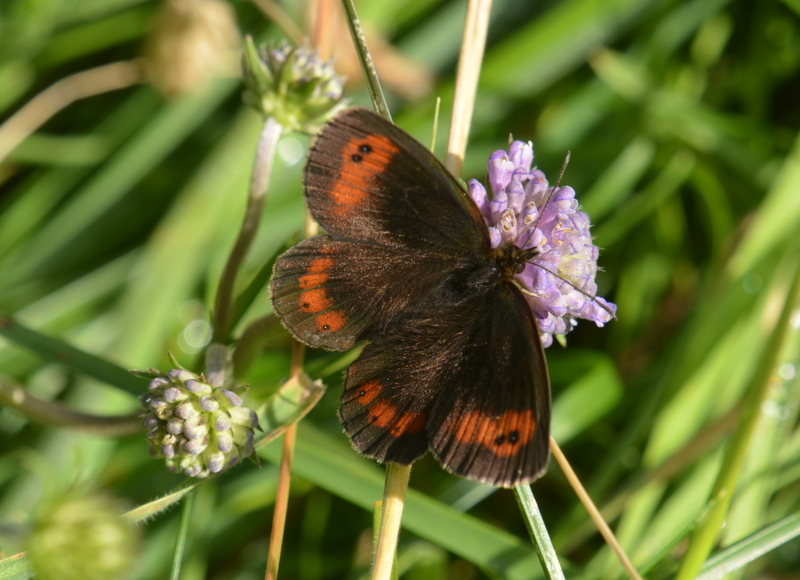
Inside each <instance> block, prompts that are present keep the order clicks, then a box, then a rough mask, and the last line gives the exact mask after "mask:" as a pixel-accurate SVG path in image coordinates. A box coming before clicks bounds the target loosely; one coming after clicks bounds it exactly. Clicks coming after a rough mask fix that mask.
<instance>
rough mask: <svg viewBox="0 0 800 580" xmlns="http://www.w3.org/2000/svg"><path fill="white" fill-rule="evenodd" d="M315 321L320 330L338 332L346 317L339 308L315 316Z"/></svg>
mask: <svg viewBox="0 0 800 580" xmlns="http://www.w3.org/2000/svg"><path fill="white" fill-rule="evenodd" d="M316 322H317V329H318V330H319V331H320V332H338V331H340V330H341V329H342V328H343V327H344V325H345V323H346V322H347V318H345V315H344V314H343V313H342V312H340V311H339V310H332V311H330V312H326V313H325V314H320V315H319V316H317V319H316Z"/></svg>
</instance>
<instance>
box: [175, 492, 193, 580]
mask: <svg viewBox="0 0 800 580" xmlns="http://www.w3.org/2000/svg"><path fill="white" fill-rule="evenodd" d="M193 505H194V491H192V492H189V493H188V494H186V497H184V498H183V510H181V524H180V528H179V529H178V537H177V538H176V540H175V553H174V554H173V557H172V571H171V573H170V575H169V577H170V580H179V578H180V577H181V563H183V553H184V551H185V549H186V537H187V536H188V535H189V522H190V520H191V519H192V506H193Z"/></svg>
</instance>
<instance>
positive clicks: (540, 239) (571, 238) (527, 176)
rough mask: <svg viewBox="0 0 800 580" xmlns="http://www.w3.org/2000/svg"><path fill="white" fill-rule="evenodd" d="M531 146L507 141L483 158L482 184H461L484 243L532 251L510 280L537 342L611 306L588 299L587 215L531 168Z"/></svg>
mask: <svg viewBox="0 0 800 580" xmlns="http://www.w3.org/2000/svg"><path fill="white" fill-rule="evenodd" d="M532 162H533V146H532V145H531V144H530V143H524V142H522V141H514V142H513V143H512V144H511V146H510V147H509V150H508V152H506V151H495V152H494V153H493V154H492V155H491V156H490V157H489V186H490V188H491V191H492V196H491V198H490V197H489V196H488V194H487V191H486V188H485V187H484V186H483V185H482V184H481V183H480V182H478V181H476V180H474V179H473V180H471V181H470V182H469V193H470V196H471V197H472V199H473V200H475V203H476V204H477V205H478V207H479V208H480V210H481V213H483V217H484V219H485V220H486V223H487V225H488V226H489V234H490V236H491V241H492V247H494V248H501V247H504V246H509V245H516V246H517V247H519V248H520V249H529V248H536V250H537V251H536V253H535V255H534V257H533V258H532V259H531V260H530V261H529V262H527V263H526V264H525V267H524V269H523V270H522V271H521V272H520V273H519V274H517V276H516V279H517V282H518V283H519V285H520V286H521V287H522V288H523V290H524V292H525V298H526V299H527V301H528V304H529V305H530V307H531V310H532V311H533V314H534V317H535V318H536V322H537V325H538V327H539V333H540V335H541V339H542V344H544V346H550V344H552V342H553V335H554V334H555V335H564V334H566V333H567V332H569V331H570V330H572V329H573V328H574V327H575V325H576V323H577V322H576V318H586V319H588V320H593V321H594V322H595V323H596V324H597V325H598V326H603V324H604V323H606V322H608V321H609V320H611V318H612V317H613V313H614V312H616V308H617V307H616V305H614V304H611V303H610V302H607V301H606V300H604V299H603V298H599V297H596V296H595V293H596V292H597V284H595V280H594V278H595V274H596V273H597V256H598V250H597V246H595V245H594V244H593V243H592V237H591V235H590V233H589V226H590V223H589V216H587V215H586V214H585V213H584V212H582V211H578V202H577V200H576V199H575V190H573V189H572V188H571V187H558V188H555V189H553V188H550V186H549V185H548V183H547V178H546V177H545V175H544V173H542V172H541V171H540V170H538V169H535V168H534V169H532V168H531V163H532Z"/></svg>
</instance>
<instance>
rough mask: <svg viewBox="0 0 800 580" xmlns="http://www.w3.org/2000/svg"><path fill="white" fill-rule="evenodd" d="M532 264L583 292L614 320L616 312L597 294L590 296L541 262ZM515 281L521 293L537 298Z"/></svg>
mask: <svg viewBox="0 0 800 580" xmlns="http://www.w3.org/2000/svg"><path fill="white" fill-rule="evenodd" d="M534 266H536V267H537V268H541V269H542V270H544V271H545V272H547V273H548V274H552V275H553V276H555V277H556V278H558V279H559V280H561V281H562V282H564V283H565V284H567V285H569V286H571V287H572V288H574V289H575V290H577V291H578V292H580V293H581V294H583V295H584V296H586V298H588V299H589V300H591V301H592V302H594V303H595V304H597V305H598V306H599V307H600V308H602V309H603V310H605V311H606V312H608V313H609V314H610V315H611V318H613V319H614V320H617V315H616V313H615V312H614V311H613V310H612V309H611V308H609V307H608V306H606V305H605V304H603V303H602V302H600V301H599V300H598V299H597V296H592V295H591V294H589V293H588V292H586V291H585V290H582V289H580V288H578V287H577V286H576V285H575V284H573V283H572V282H570V281H569V280H567V279H566V278H564V277H562V276H559V275H558V274H557V273H556V272H553V271H552V270H550V269H549V268H545V267H544V266H542V265H541V264H534ZM515 282H517V287H518V288H519V289H520V291H521V292H522V293H523V294H527V295H528V296H533V297H534V298H538V296H536V294H534V293H533V292H531V291H530V290H528V289H527V288H525V287H524V286H522V285H520V284H519V281H518V280H515Z"/></svg>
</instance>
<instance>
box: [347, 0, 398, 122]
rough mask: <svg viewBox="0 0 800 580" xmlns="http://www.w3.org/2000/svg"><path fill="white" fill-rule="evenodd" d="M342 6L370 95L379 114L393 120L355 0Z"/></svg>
mask: <svg viewBox="0 0 800 580" xmlns="http://www.w3.org/2000/svg"><path fill="white" fill-rule="evenodd" d="M342 6H344V12H345V15H346V17H347V18H346V20H347V26H348V27H349V28H350V36H352V37H353V46H355V49H356V53H357V54H358V61H359V62H360V63H361V71H362V72H363V73H364V79H366V81H367V88H368V89H369V94H370V97H372V104H373V106H374V107H375V111H377V112H378V114H379V115H381V116H382V117H383V118H384V119H387V120H389V121H391V120H392V115H391V113H390V112H389V106H388V105H387V104H386V97H384V96H383V90H382V89H381V84H380V82H379V81H378V74H377V73H376V72H375V65H374V64H372V57H371V56H370V55H369V50H368V49H367V41H366V39H365V38H364V31H363V30H361V22H359V20H358V16H357V15H356V7H355V5H354V4H353V0H342Z"/></svg>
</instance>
